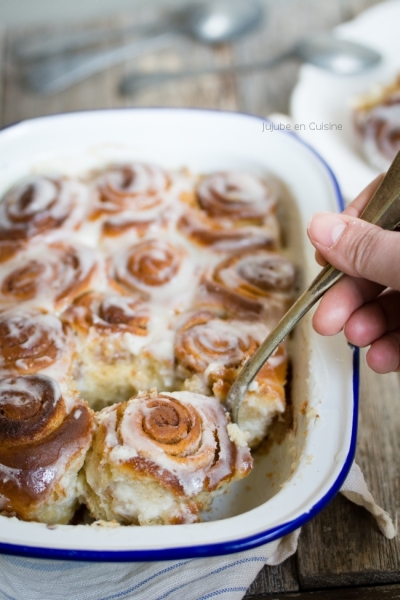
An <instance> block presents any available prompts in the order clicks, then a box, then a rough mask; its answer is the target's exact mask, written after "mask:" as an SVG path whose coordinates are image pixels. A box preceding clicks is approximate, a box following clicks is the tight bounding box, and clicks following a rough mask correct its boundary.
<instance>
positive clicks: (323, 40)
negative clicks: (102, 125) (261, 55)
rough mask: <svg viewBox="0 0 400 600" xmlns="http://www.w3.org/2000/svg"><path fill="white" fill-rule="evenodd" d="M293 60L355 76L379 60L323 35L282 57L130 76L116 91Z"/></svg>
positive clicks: (357, 46)
mask: <svg viewBox="0 0 400 600" xmlns="http://www.w3.org/2000/svg"><path fill="white" fill-rule="evenodd" d="M293 58H297V59H300V60H301V61H303V62H307V63H309V64H312V65H316V66H317V67H320V68H322V69H325V70H327V71H330V72H331V73H335V74H336V75H358V74H360V73H363V72H364V71H366V70H367V69H370V68H371V67H374V66H375V65H377V64H378V63H379V62H380V60H381V55H380V54H379V53H378V52H376V51H375V50H373V49H372V48H368V47H366V46H364V45H361V44H358V43H355V42H350V41H348V40H345V39H342V38H338V37H335V36H334V35H332V34H327V33H322V34H317V35H313V36H311V37H309V38H307V39H305V40H302V41H301V42H299V43H298V44H296V45H295V46H294V47H293V48H291V49H290V50H288V51H287V52H285V53H284V54H281V55H280V56H277V57H275V58H272V59H269V60H261V61H258V62H253V63H247V64H246V63H245V64H236V65H230V66H227V67H217V68H216V67H210V68H205V69H197V70H195V69H190V70H182V71H158V72H152V73H151V72H150V73H142V72H140V73H131V74H130V75H127V76H126V77H124V78H123V79H122V80H121V82H120V85H119V90H120V92H121V93H122V94H134V93H136V92H138V91H139V90H140V89H142V88H143V87H145V86H147V85H151V84H156V83H163V82H166V81H170V80H173V79H184V78H187V77H198V76H199V75H207V74H209V75H211V74H213V75H224V74H226V73H244V74H246V73H249V72H251V71H260V70H264V69H269V68H271V67H274V66H276V65H278V64H280V63H281V62H283V61H285V60H288V59H293Z"/></svg>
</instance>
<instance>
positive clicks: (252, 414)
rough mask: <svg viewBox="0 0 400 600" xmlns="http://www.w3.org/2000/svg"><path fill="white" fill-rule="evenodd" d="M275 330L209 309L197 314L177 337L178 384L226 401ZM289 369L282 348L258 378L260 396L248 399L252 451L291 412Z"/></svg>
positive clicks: (244, 411)
mask: <svg viewBox="0 0 400 600" xmlns="http://www.w3.org/2000/svg"><path fill="white" fill-rule="evenodd" d="M269 331H270V329H269V328H268V327H267V326H266V325H265V324H263V323H262V322H261V323H260V322H258V321H245V320H238V319H223V318H220V317H217V316H216V315H215V313H213V312H211V311H205V310H204V311H198V312H197V313H192V314H191V315H190V316H189V317H186V318H185V321H184V322H183V324H182V325H181V327H180V329H178V331H177V334H176V337H175V359H176V376H177V381H178V382H180V385H181V387H182V388H183V389H187V390H190V391H193V392H198V393H201V394H206V395H210V394H214V395H215V396H216V397H217V398H219V400H221V401H222V402H224V401H225V399H226V397H227V395H228V392H229V389H230V387H231V385H232V384H233V382H234V381H235V379H236V377H237V376H238V374H239V372H240V371H241V369H242V368H243V366H244V364H245V363H246V362H247V360H248V359H249V358H250V357H251V356H252V355H253V354H254V352H255V351H256V350H257V348H258V347H259V345H260V344H261V342H262V341H263V340H264V339H265V337H266V336H267V334H268V333H269ZM286 370H287V355H286V351H285V349H284V346H280V347H279V348H278V350H277V351H276V352H275V353H274V355H273V356H272V357H271V358H270V359H269V360H268V361H267V363H266V365H265V367H264V368H263V369H262V371H260V373H259V374H258V375H257V377H256V380H255V384H254V386H255V387H254V390H257V393H254V390H252V391H250V392H248V393H247V394H246V396H245V398H244V400H243V403H242V407H241V423H242V422H244V423H245V424H246V431H247V432H248V433H249V446H250V447H255V446H256V445H257V444H258V443H259V442H260V441H261V440H262V439H263V437H265V435H266V432H267V428H268V426H269V424H270V423H271V420H272V418H273V416H275V415H276V414H277V413H278V412H283V411H284V409H285V393H284V384H285V381H286Z"/></svg>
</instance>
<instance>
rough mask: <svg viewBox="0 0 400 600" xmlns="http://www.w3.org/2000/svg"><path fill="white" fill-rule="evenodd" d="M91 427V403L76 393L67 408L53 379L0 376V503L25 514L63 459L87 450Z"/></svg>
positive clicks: (55, 477)
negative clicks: (2, 499)
mask: <svg viewBox="0 0 400 600" xmlns="http://www.w3.org/2000/svg"><path fill="white" fill-rule="evenodd" d="M92 431H93V416H92V412H91V411H90V409H89V408H88V407H87V405H86V404H85V403H84V402H82V401H80V400H78V399H76V400H75V401H74V407H73V409H72V411H71V412H70V413H69V414H68V413H67V411H66V404H65V400H64V398H63V396H62V394H61V391H60V389H59V386H58V384H57V383H56V381H55V380H53V379H51V378H49V377H46V376H44V375H32V376H27V377H12V378H4V379H0V440H1V443H0V494H1V495H2V496H3V497H4V498H5V499H6V501H7V502H6V505H5V506H2V508H3V509H4V510H6V511H8V512H15V514H16V515H17V516H18V517H19V518H22V519H28V520H30V519H31V518H32V515H33V514H34V512H35V509H36V508H37V506H38V505H40V504H42V503H43V502H45V501H46V499H47V498H48V497H49V496H50V494H51V493H52V490H53V489H54V488H55V486H56V485H57V483H58V481H59V480H60V478H61V477H62V476H63V474H64V473H65V472H66V470H67V469H68V465H69V464H70V463H71V462H72V461H73V460H74V459H75V457H76V456H79V454H82V452H83V453H84V452H86V450H87V448H88V446H89V443H90V440H91V436H92ZM33 518H34V517H33Z"/></svg>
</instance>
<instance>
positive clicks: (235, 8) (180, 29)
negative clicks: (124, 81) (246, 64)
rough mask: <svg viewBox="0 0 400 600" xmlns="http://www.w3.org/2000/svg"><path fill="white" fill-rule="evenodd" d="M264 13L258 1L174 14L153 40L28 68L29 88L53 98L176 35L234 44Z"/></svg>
mask: <svg viewBox="0 0 400 600" xmlns="http://www.w3.org/2000/svg"><path fill="white" fill-rule="evenodd" d="M262 17H263V10H262V7H261V5H260V4H259V2H258V0H207V1H204V2H193V3H192V4H190V5H187V6H185V7H183V8H180V9H177V10H176V11H174V12H172V13H171V14H170V15H169V17H167V18H166V20H165V22H163V23H162V24H158V25H156V26H155V30H154V32H153V33H154V35H153V37H148V38H145V39H141V40H139V41H133V42H130V43H125V44H122V45H119V46H116V47H114V48H111V49H109V50H101V51H90V52H82V53H75V54H65V55H60V56H55V57H52V58H49V59H46V60H42V61H40V62H38V63H36V64H34V65H32V66H30V68H28V69H27V70H26V74H25V81H26V83H27V85H28V86H29V87H30V88H31V89H33V90H35V91H37V92H40V93H42V94H54V93H56V92H60V91H62V90H65V89H67V88H68V87H70V86H71V85H73V84H75V83H77V82H79V81H82V80H83V79H86V78H87V77H89V76H91V75H94V74H95V73H98V72H100V71H103V70H105V69H107V68H109V67H111V66H114V65H117V64H119V63H122V62H123V61H125V60H128V59H131V58H134V57H135V56H140V55H142V54H144V53H146V52H151V51H154V50H158V49H159V48H162V47H165V46H168V45H169V44H171V43H172V42H173V41H174V40H175V37H176V35H177V34H181V35H182V34H183V35H186V36H189V37H191V38H193V39H195V40H197V41H199V42H201V43H203V44H209V45H216V44H221V43H225V42H231V41H233V40H235V39H237V38H238V37H240V36H242V35H244V34H246V33H248V32H249V31H251V30H253V29H254V28H255V27H256V26H258V25H259V24H260V22H261V21H262Z"/></svg>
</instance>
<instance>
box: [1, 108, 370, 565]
mask: <svg viewBox="0 0 400 600" xmlns="http://www.w3.org/2000/svg"><path fill="white" fill-rule="evenodd" d="M160 108H162V109H163V110H165V111H171V112H174V111H177V110H179V111H183V112H185V111H187V112H192V111H197V112H201V113H206V112H211V113H227V111H220V110H215V109H197V108H165V107H146V108H140V107H138V108H137V109H135V108H133V109H132V108H131V107H126V108H122V109H117V111H121V112H122V111H124V110H138V111H146V112H147V111H152V110H160ZM109 110H110V112H111V111H115V112H117V111H116V109H109ZM79 112H85V111H79ZM87 112H89V111H87ZM90 112H107V109H105V110H104V109H103V110H98V111H93V110H91V111H90ZM61 114H68V113H61ZM72 114H73V113H72ZM227 114H230V113H227ZM233 114H235V115H241V116H244V117H250V118H252V119H255V120H258V121H262V122H270V121H269V119H266V118H262V117H257V116H256V115H251V114H247V113H240V112H236V113H233ZM59 116H61V115H60V114H57V115H49V116H46V117H39V119H46V120H47V119H51V118H56V117H59ZM39 119H38V120H39ZM32 120H36V119H32ZM17 125H18V123H13V124H11V125H8V126H6V127H4V128H3V130H4V129H8V128H9V127H13V126H17ZM280 133H283V134H284V135H289V136H291V137H292V138H294V139H295V140H296V141H297V142H298V143H299V144H300V145H302V146H304V147H306V148H307V149H308V150H309V151H310V152H311V153H312V154H313V155H314V156H315V157H316V158H317V159H318V161H319V162H320V163H321V164H322V165H323V167H324V168H325V170H326V172H327V173H328V175H329V177H330V179H331V183H332V184H333V188H334V191H335V197H336V202H337V205H338V208H339V210H340V211H342V210H343V209H344V200H343V196H342V193H341V191H340V187H339V184H338V181H337V179H336V177H335V175H334V173H333V171H332V169H331V168H330V166H329V165H328V164H327V162H326V161H325V160H324V159H323V158H322V156H321V155H320V154H319V153H318V152H317V151H316V150H315V149H314V148H313V147H312V146H311V145H310V144H308V143H307V142H305V141H304V140H302V139H301V138H300V137H299V136H298V135H297V134H296V133H294V132H292V131H288V130H282V131H280ZM352 352H353V357H352V367H353V378H352V391H353V420H352V428H351V440H350V445H349V451H348V454H347V457H346V460H345V462H344V464H343V467H342V469H341V471H340V473H339V475H338V476H337V478H336V480H335V482H334V483H333V484H332V486H331V487H330V489H329V490H328V492H327V493H326V494H325V495H324V496H323V497H322V498H321V499H320V500H318V502H316V503H315V504H314V505H313V506H312V507H311V508H310V509H309V510H308V511H306V512H305V513H303V514H302V515H300V516H299V517H297V518H295V519H293V520H292V521H287V522H286V523H283V524H281V525H278V526H276V527H272V528H270V529H268V530H266V531H262V532H259V533H257V534H254V535H252V536H249V537H246V538H241V539H238V540H229V541H227V542H219V543H214V544H203V545H197V546H182V547H180V548H160V549H152V550H71V549H60V548H39V547H34V546H23V545H20V544H8V543H3V542H0V553H1V554H10V555H17V556H26V557H30V558H42V559H54V560H74V561H95V562H151V561H160V560H176V559H191V558H204V557H212V556H221V555H225V554H233V553H236V552H242V551H244V550H250V549H252V548H256V547H257V546H261V545H263V544H267V543H269V542H272V541H274V540H276V539H279V538H281V537H283V536H285V535H287V534H289V533H291V532H292V531H294V530H296V529H298V528H300V527H302V526H303V525H304V524H305V523H307V522H308V521H310V520H311V519H312V518H313V517H315V516H316V515H317V514H318V513H319V512H321V510H323V508H325V507H326V506H327V505H328V504H329V502H330V501H331V500H333V498H334V497H335V496H336V494H337V493H338V492H339V490H340V488H341V486H342V484H343V483H344V481H345V479H346V477H347V474H348V472H349V471H350V468H351V465H352V464H353V461H354V456H355V452H356V443H357V427H358V405H359V392H360V352H359V349H358V348H357V347H352Z"/></svg>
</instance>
